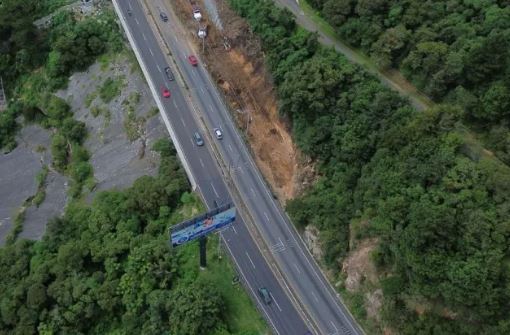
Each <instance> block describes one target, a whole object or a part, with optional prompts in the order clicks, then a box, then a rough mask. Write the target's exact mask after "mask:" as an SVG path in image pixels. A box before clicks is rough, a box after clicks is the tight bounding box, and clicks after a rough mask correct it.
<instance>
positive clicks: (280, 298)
mask: <svg viewBox="0 0 510 335" xmlns="http://www.w3.org/2000/svg"><path fill="white" fill-rule="evenodd" d="M113 3H114V6H115V10H116V11H117V14H118V15H119V18H120V20H121V23H122V26H123V28H124V30H125V31H126V35H127V36H128V39H129V41H130V43H131V45H132V47H133V50H134V51H135V54H136V56H137V59H138V61H139V63H140V65H141V67H142V71H143V72H144V75H145V76H146V79H147V82H148V83H149V86H150V88H151V91H152V93H153V95H154V98H155V100H156V103H157V104H158V107H159V108H160V112H161V115H162V118H163V120H164V121H165V124H166V126H167V129H168V130H169V132H170V135H171V137H172V140H173V141H174V144H175V146H176V149H177V150H178V153H179V155H180V158H181V161H182V163H183V165H184V167H185V169H186V170H187V171H186V172H187V173H188V177H189V178H190V181H191V182H192V184H194V186H196V188H197V189H198V191H199V192H200V193H201V195H202V197H203V199H204V201H205V203H206V205H207V207H208V208H214V207H216V206H217V205H220V204H224V203H226V202H229V201H231V197H230V195H229V192H228V188H227V186H226V184H225V182H224V180H223V179H224V178H223V176H222V174H221V172H220V170H219V169H218V166H217V163H216V160H215V158H214V157H213V155H212V153H211V147H210V144H211V143H210V141H209V139H208V138H207V137H206V136H204V135H205V134H204V131H203V127H202V126H201V125H200V123H199V122H198V120H197V114H196V112H195V111H193V110H192V108H191V107H190V105H189V101H187V100H186V92H185V90H184V89H183V88H182V87H181V86H180V85H179V81H178V80H176V81H169V80H168V78H167V77H166V74H165V71H164V68H165V67H166V66H169V65H170V66H171V67H172V65H171V62H170V61H169V59H167V58H166V57H165V55H164V53H163V52H162V51H161V48H160V46H159V44H158V42H157V40H156V36H155V35H154V33H153V31H152V30H151V27H150V25H149V23H148V21H147V17H146V13H145V12H144V10H143V7H142V6H141V4H140V3H139V2H138V1H135V0H128V1H125V0H123V1H119V0H114V1H113ZM179 55H180V57H182V58H184V57H185V56H186V57H187V55H186V54H184V53H181V54H179ZM186 65H187V66H188V67H190V65H189V64H186ZM173 70H174V73H176V72H177V71H176V69H175V68H173ZM192 76H193V74H192ZM176 77H177V76H176ZM164 87H167V88H168V89H169V90H170V92H171V97H170V98H163V97H162V90H163V88H164ZM195 131H199V132H201V134H202V137H203V138H204V140H205V142H206V145H205V146H203V147H198V146H197V145H196V144H195V142H194V140H193V137H192V135H193V133H194V132H195ZM225 135H226V136H228V135H227V134H225ZM221 235H222V240H223V241H224V242H225V246H226V249H227V250H228V252H229V254H230V256H231V257H232V258H233V260H234V262H235V264H236V267H237V269H238V271H239V272H240V275H241V279H242V281H243V284H244V285H245V286H246V288H247V290H248V292H249V293H250V295H251V296H252V298H253V299H254V300H255V301H256V303H257V307H258V308H259V310H260V311H261V313H262V315H263V316H264V317H265V318H266V320H267V321H268V323H269V325H270V326H271V328H272V329H273V332H274V333H276V334H280V335H284V334H288V335H294V334H296V335H299V334H305V333H306V332H307V331H308V327H307V325H306V324H305V322H304V321H303V319H302V317H301V316H300V314H299V313H298V312H297V311H296V309H295V307H294V305H293V304H292V303H291V301H290V300H289V298H288V296H287V294H286V293H285V291H284V290H283V288H282V286H281V285H280V283H279V282H278V281H277V279H276V277H275V276H274V274H273V272H272V271H271V269H270V268H269V265H268V263H267V262H266V260H265V258H264V257H263V256H262V254H261V253H260V251H259V249H258V247H257V245H256V244H255V242H254V240H253V239H252V236H251V235H250V233H249V231H248V230H247V227H246V225H245V223H244V220H243V219H242V217H239V216H238V218H237V220H236V222H235V223H234V224H233V225H232V226H231V227H230V228H228V229H226V230H224V231H223V232H222V233H221ZM260 287H266V288H268V290H269V291H270V292H271V296H272V299H273V302H272V303H271V304H270V305H265V304H264V303H263V302H262V301H261V299H260V297H259V296H258V294H257V289H258V288H260Z"/></svg>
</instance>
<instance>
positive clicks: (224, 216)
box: [170, 204, 236, 247]
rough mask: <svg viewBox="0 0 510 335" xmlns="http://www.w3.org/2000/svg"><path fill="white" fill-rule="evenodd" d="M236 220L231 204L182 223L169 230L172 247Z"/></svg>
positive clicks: (234, 210)
mask: <svg viewBox="0 0 510 335" xmlns="http://www.w3.org/2000/svg"><path fill="white" fill-rule="evenodd" d="M235 219H236V208H235V207H234V206H233V205H232V204H228V205H224V206H221V207H218V208H216V209H214V210H212V211H210V212H207V213H206V214H203V215H200V216H197V217H195V218H193V219H191V220H188V221H184V222H182V223H179V224H177V225H175V226H173V227H171V228H170V240H171V243H172V246H173V247H176V246H178V245H181V244H185V243H187V242H190V241H193V240H196V239H198V238H200V237H202V236H205V235H208V234H210V233H212V232H214V231H216V230H218V229H220V228H222V227H225V226H226V225H229V224H231V223H232V222H234V221H235Z"/></svg>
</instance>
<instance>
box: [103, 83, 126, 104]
mask: <svg viewBox="0 0 510 335" xmlns="http://www.w3.org/2000/svg"><path fill="white" fill-rule="evenodd" d="M124 86H125V77H124V76H121V77H118V78H115V79H112V78H108V79H106V80H105V81H104V82H103V85H101V87H100V88H99V97H100V98H101V100H103V101H104V102H105V103H109V102H111V101H112V100H113V99H114V98H115V97H117V96H119V95H120V92H121V90H122V88H123V87H124Z"/></svg>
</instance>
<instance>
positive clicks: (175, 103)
mask: <svg viewBox="0 0 510 335" xmlns="http://www.w3.org/2000/svg"><path fill="white" fill-rule="evenodd" d="M172 102H173V104H174V107H175V109H177V102H175V100H172ZM181 120H182V117H181ZM182 123H183V124H184V121H182Z"/></svg>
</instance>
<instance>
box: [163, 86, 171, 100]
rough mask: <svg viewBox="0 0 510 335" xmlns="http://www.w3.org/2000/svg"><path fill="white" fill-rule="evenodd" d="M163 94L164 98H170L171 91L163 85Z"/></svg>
mask: <svg viewBox="0 0 510 335" xmlns="http://www.w3.org/2000/svg"><path fill="white" fill-rule="evenodd" d="M161 94H162V95H163V97H164V98H170V91H169V90H168V88H166V87H161Z"/></svg>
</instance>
